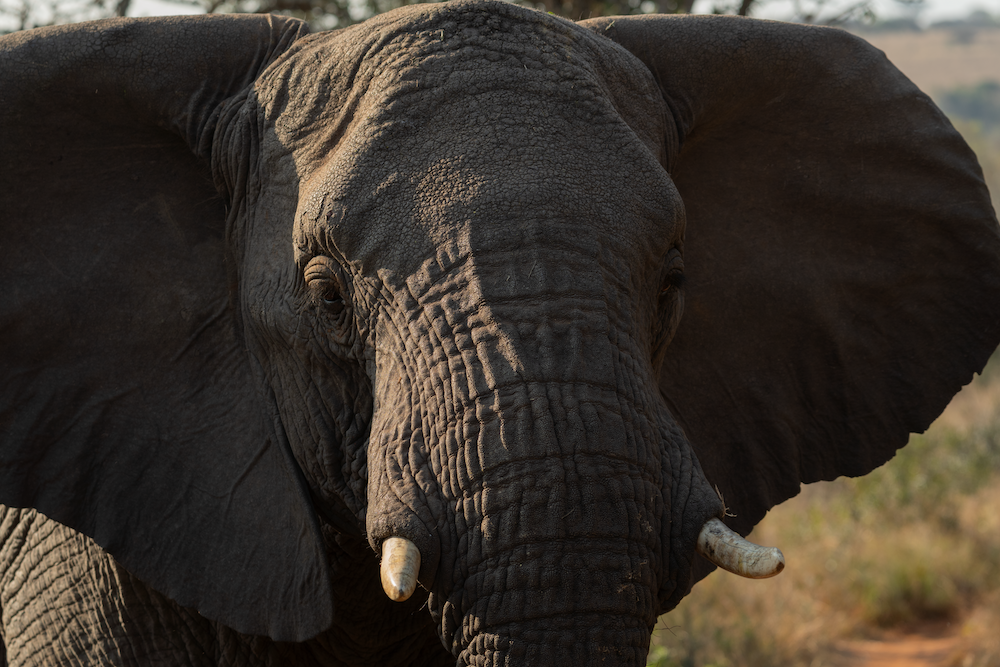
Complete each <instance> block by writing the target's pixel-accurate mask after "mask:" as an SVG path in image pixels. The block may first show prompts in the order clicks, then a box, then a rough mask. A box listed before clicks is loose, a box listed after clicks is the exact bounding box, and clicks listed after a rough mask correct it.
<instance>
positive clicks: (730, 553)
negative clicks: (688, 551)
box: [697, 518, 785, 579]
mask: <svg viewBox="0 0 1000 667" xmlns="http://www.w3.org/2000/svg"><path fill="white" fill-rule="evenodd" d="M697 550H698V553H700V554H701V555H702V556H704V557H705V558H707V559H708V560H710V561H712V562H713V563H715V564H716V565H718V566H719V567H721V568H722V569H723V570H728V571H729V572H732V573H733V574H738V575H740V576H741V577H747V578H748V579H767V578H768V577H773V576H774V575H776V574H778V573H779V572H781V571H782V570H784V569H785V557H784V556H782V555H781V550H780V549H776V548H775V547H761V546H758V545H756V544H754V543H753V542H748V541H746V540H744V539H743V538H742V537H740V536H739V534H738V533H736V532H734V531H733V530H731V529H730V528H729V527H728V526H726V524H724V523H722V522H721V521H719V520H718V519H715V518H712V519H709V520H708V521H706V522H705V526H704V527H703V528H702V529H701V533H700V534H699V535H698V546H697Z"/></svg>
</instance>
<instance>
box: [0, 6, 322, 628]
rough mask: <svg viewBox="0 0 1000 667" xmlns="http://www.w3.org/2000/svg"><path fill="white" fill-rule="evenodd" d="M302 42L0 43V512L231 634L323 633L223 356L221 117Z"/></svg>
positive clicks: (296, 28) (127, 25)
mask: <svg viewBox="0 0 1000 667" xmlns="http://www.w3.org/2000/svg"><path fill="white" fill-rule="evenodd" d="M306 32H307V29H306V27H305V25H304V24H303V23H301V22H299V21H295V20H291V19H282V18H277V17H270V16H245V17H188V18H170V19H140V20H130V19H116V20H109V21H96V22H92V23H86V24H80V25H75V26H67V27H56V28H45V29H39V30H32V31H28V32H23V33H15V34H12V35H8V36H5V37H3V38H2V39H0V276H2V278H0V279H2V286H3V287H2V289H3V291H2V293H0V350H2V352H0V354H2V357H3V363H2V366H0V502H2V503H4V504H7V505H12V506H20V507H28V506H30V507H35V508H37V509H38V510H40V511H41V512H43V513H45V514H47V515H48V516H50V517H52V518H53V519H56V520H57V521H60V522H61V523H64V524H66V525H68V526H70V527H72V528H75V529H76V530H79V531H81V532H83V533H85V534H86V535H89V536H90V537H92V538H93V539H94V540H95V541H96V542H97V543H98V544H99V545H101V546H102V547H104V548H105V549H106V550H107V551H108V552H110V553H111V554H112V555H113V556H114V557H115V558H116V559H118V560H119V561H120V562H121V563H122V564H123V565H124V566H125V567H127V568H128V569H129V570H130V571H132V572H133V573H134V574H136V575H137V576H139V577H140V578H142V579H143V580H144V581H146V582H147V583H149V584H150V585H152V586H153V587H154V588H156V589H158V590H160V591H162V592H163V593H165V594H167V595H169V596H170V597H172V598H173V599H174V600H176V601H177V602H179V603H181V604H182V605H185V606H190V607H194V608H195V609H197V610H198V611H199V612H201V613H202V614H203V615H205V616H206V617H209V618H212V619H216V620H219V621H221V622H223V623H225V624H227V625H229V626H231V627H233V628H235V629H237V630H239V631H242V632H247V633H253V634H261V635H270V636H271V637H273V638H276V639H282V640H302V639H306V638H308V637H311V636H314V635H316V634H317V633H319V632H321V631H323V630H324V629H325V628H327V627H328V626H329V625H330V623H331V620H332V613H333V612H332V603H331V595H330V578H329V572H328V567H329V566H328V564H327V561H326V556H325V551H324V548H323V544H322V537H321V535H320V532H319V526H318V522H317V519H316V517H315V514H314V512H313V510H312V507H311V505H310V503H309V500H308V496H307V491H306V488H305V486H304V482H303V480H302V478H301V473H300V472H299V471H298V468H297V467H296V465H295V463H294V461H293V459H292V458H291V454H290V452H289V451H288V449H287V444H286V443H285V442H284V440H283V433H282V430H281V428H280V426H278V424H277V418H276V416H275V410H274V408H273V407H272V403H273V401H270V400H268V399H267V397H266V396H264V389H263V387H264V386H265V385H264V384H263V383H262V382H261V381H260V378H259V377H258V375H259V374H260V370H259V369H258V368H256V367H255V366H254V362H253V361H252V359H251V357H250V356H249V355H248V354H247V352H246V350H245V347H244V345H243V342H242V341H241V338H240V333H239V328H238V323H237V316H236V311H235V308H234V302H235V300H234V299H233V295H232V293H231V292H232V290H233V289H234V287H235V286H234V284H233V279H232V276H233V275H234V271H233V270H232V267H229V269H227V266H226V259H225V257H226V251H225V248H226V246H225V235H226V230H225V217H226V210H225V207H226V202H224V201H223V199H222V198H221V197H220V196H219V194H218V192H217V191H216V189H215V187H214V185H213V179H212V173H211V170H210V167H209V157H210V155H209V154H210V151H211V144H212V136H213V133H214V131H215V126H216V122H217V119H218V118H219V115H220V109H222V108H223V107H224V106H225V105H226V104H227V100H233V99H239V94H240V92H241V91H246V90H248V88H249V87H250V86H251V85H252V84H253V82H254V80H255V79H256V78H257V77H258V75H259V74H260V73H261V71H262V70H263V69H264V68H266V67H267V66H268V65H269V64H270V63H271V62H273V61H274V60H275V59H276V58H278V57H279V56H281V55H282V53H285V52H287V50H288V49H289V48H290V47H292V45H293V43H294V42H295V41H296V40H297V39H298V38H299V37H301V36H302V35H303V34H305V33H306Z"/></svg>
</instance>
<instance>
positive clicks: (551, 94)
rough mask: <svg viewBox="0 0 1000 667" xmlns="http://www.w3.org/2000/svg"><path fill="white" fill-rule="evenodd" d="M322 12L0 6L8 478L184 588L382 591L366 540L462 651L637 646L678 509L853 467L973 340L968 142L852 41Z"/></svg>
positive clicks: (927, 396) (934, 398) (933, 399)
mask: <svg viewBox="0 0 1000 667" xmlns="http://www.w3.org/2000/svg"><path fill="white" fill-rule="evenodd" d="M307 33H308V31H307V29H306V27H305V25H304V24H302V23H300V22H297V21H294V20H290V19H282V18H278V17H260V16H254V17H249V16H243V17H197V18H171V19H149V20H113V21H104V22H95V23H89V24H82V25H79V26H71V27H62V28H46V29H41V30H36V31H31V32H28V33H24V34H15V35H11V36H8V37H5V38H3V40H0V47H2V51H0V57H2V63H3V64H2V68H0V72H2V74H0V100H2V105H0V106H2V111H0V114H2V115H3V122H2V128H0V133H2V143H0V145H2V146H3V147H4V148H3V149H2V151H3V160H2V163H0V170H2V178H0V183H2V185H0V188H2V197H3V199H2V208H0V210H2V211H3V213H2V216H3V218H2V220H3V223H2V224H3V232H2V233H3V236H2V237H0V239H2V240H0V244H2V246H0V247H2V260H0V262H2V263H0V272H2V276H3V284H4V293H3V295H2V296H0V337H2V338H0V340H2V341H3V354H4V359H5V361H4V366H3V381H2V382H0V387H2V388H0V437H2V441H0V502H3V503H6V504H9V505H12V506H20V507H35V508H38V509H39V510H40V511H42V512H45V513H46V514H48V515H49V516H51V517H52V518H54V519H56V520H58V521H60V522H63V523H65V524H66V525H68V526H71V527H73V528H75V529H77V530H79V531H81V532H83V533H85V534H87V535H89V536H91V537H92V538H93V539H94V540H95V541H96V542H97V543H98V544H100V545H101V546H102V547H103V548H104V549H106V550H107V551H108V552H109V553H111V554H112V555H113V556H114V557H115V558H116V559H118V560H119V561H120V562H121V563H122V564H123V565H124V566H126V567H127V568H128V569H129V570H131V571H132V572H133V573H134V574H135V575H137V576H138V577H139V578H141V579H142V580H144V581H145V582H147V583H148V584H149V585H150V586H152V587H153V588H155V589H157V590H160V591H162V592H163V593H165V594H167V595H168V596H170V597H172V598H173V599H175V600H176V601H178V602H179V603H181V604H183V605H187V606H190V607H194V608H196V609H197V610H198V611H199V612H201V613H202V614H203V615H205V616H207V617H209V618H212V619H215V620H218V621H220V622H222V623H224V624H226V625H229V626H231V627H233V628H236V629H237V630H239V631H241V632H248V633H253V634H262V635H270V636H271V637H273V638H275V639H280V640H293V641H302V640H306V639H308V638H310V637H313V636H315V635H317V634H318V633H321V632H323V631H325V630H326V629H327V628H329V627H330V626H331V625H336V624H338V623H342V622H344V619H346V618H348V617H350V616H351V615H354V614H357V613H358V611H357V609H358V608H365V607H367V608H381V607H380V606H379V605H385V606H389V607H392V606H393V605H396V604H397V603H394V602H389V601H388V600H387V599H385V598H382V599H380V600H371V599H358V600H354V601H352V602H351V604H344V603H343V602H342V597H337V596H336V595H335V593H336V587H337V584H336V582H338V581H343V580H345V578H346V577H349V576H352V575H351V572H349V571H347V570H345V568H347V567H348V565H346V564H345V563H347V559H345V558H343V557H342V549H343V545H344V544H345V543H346V541H350V540H357V541H360V540H366V541H367V543H368V545H369V546H370V547H371V550H372V552H373V557H372V558H370V559H369V560H370V562H371V567H372V568H376V567H378V565H377V561H376V558H375V557H374V555H381V556H384V557H383V572H384V575H385V577H386V580H387V590H388V592H389V593H390V594H391V595H392V596H393V597H395V598H398V599H406V598H409V601H408V602H406V603H405V604H406V605H410V607H407V609H410V610H411V611H412V613H414V614H416V613H419V614H426V613H428V612H429V614H430V617H431V618H432V619H433V624H434V625H435V626H436V628H437V634H438V636H439V638H440V640H441V641H442V643H443V645H444V647H445V648H446V649H447V650H449V651H450V652H451V653H452V654H453V655H454V656H455V658H456V659H457V660H458V661H459V664H481V665H498V664H525V665H528V664H543V663H544V662H550V663H558V664H569V663H570V661H573V662H574V663H579V664H598V663H599V664H621V665H641V664H644V657H645V654H646V650H647V648H648V643H649V637H650V632H651V630H652V627H653V625H654V624H655V622H656V618H657V615H658V614H661V613H663V612H665V611H667V610H669V609H670V608H672V607H673V606H674V605H675V604H676V603H677V602H678V601H679V600H680V599H681V598H682V597H683V596H684V595H686V594H687V592H688V591H689V590H690V588H691V586H692V585H693V584H694V582H695V581H697V580H698V579H699V578H701V577H703V576H705V575H706V574H707V573H708V572H709V571H710V570H711V569H712V564H711V563H710V562H709V561H708V560H706V559H703V558H701V557H699V556H697V555H696V550H697V548H698V547H697V543H698V541H699V535H702V538H703V539H710V533H713V532H718V531H719V530H720V529H719V526H720V525H721V523H720V522H719V519H724V520H725V522H726V523H728V524H729V525H730V526H731V527H732V528H733V529H735V531H737V532H738V533H741V534H746V533H747V532H749V530H750V529H751V528H752V527H753V525H754V524H755V523H756V522H757V521H759V520H760V519H761V518H762V517H763V515H764V513H765V512H766V511H767V510H768V509H769V508H770V507H771V506H773V505H775V504H777V503H779V502H781V501H782V500H784V499H786V498H788V497H790V496H793V495H795V494H796V493H797V492H798V489H799V487H800V484H802V483H804V482H812V481H816V480H821V479H832V478H834V477H837V476H839V475H861V474H864V473H866V472H868V471H869V470H871V469H872V468H874V467H876V466H878V465H880V464H881V463H883V462H884V461H886V460H887V459H888V458H890V457H891V456H892V454H893V452H894V451H895V450H896V449H897V448H898V447H900V446H902V445H903V444H905V442H906V439H907V436H908V434H909V433H910V432H911V431H921V430H923V429H924V428H926V427H927V426H928V425H929V424H930V422H931V420H932V419H933V418H934V417H935V416H936V415H937V414H938V413H939V412H940V411H941V410H942V409H943V407H944V406H945V404H946V403H947V401H948V399H949V398H950V397H951V396H952V395H953V394H954V393H955V392H956V391H957V390H958V389H959V388H960V387H961V386H962V385H963V384H965V383H966V382H968V381H969V380H970V379H971V377H972V374H973V372H975V371H977V370H980V369H981V368H982V366H983V364H984V363H985V361H986V359H987V357H988V356H989V354H990V353H991V351H992V350H993V348H994V347H995V346H996V345H997V343H998V341H1000V310H998V307H997V304H998V303H1000V262H998V260H1000V235H998V231H1000V230H998V227H997V222H996V219H995V217H994V214H993V211H992V208H991V206H990V201H989V195H988V193H987V191H986V188H985V186H984V184H983V180H982V176H981V173H980V171H979V168H978V165H977V164H976V161H975V157H974V156H973V155H972V153H971V152H970V151H969V149H968V148H967V147H966V146H965V144H964V142H963V141H962V140H961V138H960V137H959V136H958V135H957V133H956V132H955V131H954V130H953V129H952V128H951V126H950V124H949V123H948V121H947V120H946V119H945V118H944V117H943V116H942V114H941V113H940V112H939V111H938V110H937V109H936V107H934V105H933V104H932V103H931V102H930V101H929V100H928V98H927V97H926V96H924V95H923V94H922V93H920V92H919V91H918V90H917V89H916V88H915V87H914V86H913V85H912V84H911V83H910V82H909V81H908V80H907V79H906V78H905V77H903V76H902V75H901V74H900V73H899V72H898V71H896V70H895V69H894V68H893V67H892V66H891V65H890V64H889V63H888V61H886V59H885V57H884V56H883V55H882V54H881V53H880V52H878V51H876V50H874V49H872V48H871V47H870V46H868V45H867V44H865V43H864V42H863V41H861V40H859V39H857V38H855V37H852V36H850V35H848V34H847V33H844V32H840V31H837V30H832V29H822V28H813V27H803V26H794V25H784V24H778V23H770V22H759V21H752V20H742V19H737V18H730V17H684V18H669V17H662V16H658V17H653V16H650V17H645V18H621V17H619V18H614V19H599V20H591V21H583V22H581V23H572V22H568V21H565V20H562V19H559V18H556V17H552V16H549V15H546V14H544V13H541V12H535V11H532V10H527V9H524V8H521V7H517V6H514V5H510V4H506V3H502V2H494V1H491V0H485V1H466V0H459V1H457V2H452V3H447V4H442V5H423V6H413V7H407V8H404V9H401V10H398V11H394V12H391V13H389V14H386V15H383V16H380V17H377V18H375V19H372V20H370V21H368V22H366V23H364V24H361V25H358V26H355V27H352V28H348V29H345V30H340V31H335V32H331V33H320V34H315V35H310V34H307ZM723 497H724V498H725V503H726V505H727V506H728V507H729V508H730V509H731V510H732V513H734V514H735V516H730V515H727V514H726V513H725V509H724V506H723V501H722V498H723ZM706 526H708V527H707V528H706ZM725 539H732V536H729V537H728V538H725ZM396 547H398V551H393V550H394V549H395V548H396ZM724 550H725V548H724V545H722V544H721V543H705V544H703V546H702V548H701V551H702V553H704V554H706V555H707V556H710V557H713V558H715V559H716V561H718V560H719V556H718V553H719V552H721V551H724ZM390 552H393V553H401V554H402V556H400V560H399V561H397V560H396V556H394V555H392V553H390ZM713 554H715V555H713ZM418 556H419V559H418V558H417V557H418ZM757 557H759V559H763V561H768V559H771V560H770V561H768V562H764V563H763V565H762V566H761V567H762V568H763V569H762V570H758V571H757V572H756V573H757V574H770V573H773V572H774V571H775V570H776V569H777V568H778V567H780V563H778V562H777V561H775V560H773V559H775V558H777V556H776V555H775V554H773V553H770V552H768V553H764V554H763V555H760V554H758V556H755V558H757ZM397 562H399V563H403V564H402V565H395V564H392V563H397ZM736 569H738V568H736ZM751 570H752V568H751ZM750 573H751V574H753V573H754V572H750ZM418 583H419V588H416V592H414V588H415V587H416V586H417V584H418ZM411 596H412V597H411ZM335 600H336V601H337V602H336V603H335ZM424 604H426V606H427V611H423V610H421V607H422V605H424ZM408 613H409V612H408ZM380 630H381V629H380V628H379V627H373V628H372V630H371V631H372V633H375V632H378V631H380Z"/></svg>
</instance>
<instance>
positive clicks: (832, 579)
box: [649, 359, 1000, 667]
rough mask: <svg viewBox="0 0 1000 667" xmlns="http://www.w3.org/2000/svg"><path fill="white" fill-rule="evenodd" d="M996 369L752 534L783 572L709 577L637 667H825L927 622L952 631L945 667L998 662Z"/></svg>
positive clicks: (999, 383) (667, 621) (999, 385)
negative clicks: (886, 450) (884, 456)
mask: <svg viewBox="0 0 1000 667" xmlns="http://www.w3.org/2000/svg"><path fill="white" fill-rule="evenodd" d="M998 371H1000V359H995V360H994V362H992V363H991V365H990V367H988V370H987V372H986V373H984V375H983V377H980V378H978V379H977V380H976V382H974V383H973V385H970V387H967V388H966V390H965V392H963V393H964V394H967V395H963V396H961V397H960V398H959V399H957V400H956V402H955V403H954V404H953V405H952V406H951V407H949V410H948V411H947V412H946V413H945V415H944V416H943V417H942V419H940V420H939V421H938V422H935V424H934V425H933V426H932V427H931V429H930V430H929V431H928V433H927V434H925V435H922V436H914V437H913V438H912V439H911V443H910V445H909V446H908V447H906V448H904V449H903V450H902V451H901V453H900V454H899V455H898V456H897V457H896V458H895V459H893V461H891V462H890V463H888V464H886V465H885V466H883V467H882V468H880V469H879V470H877V471H875V472H874V473H872V474H871V475H869V476H867V477H863V478H860V479H840V480H837V481H835V482H826V483H821V484H815V485H811V486H809V487H807V488H805V489H804V490H803V493H801V494H800V495H799V496H798V497H796V498H793V499H792V500H790V501H789V502H787V503H785V504H784V505H782V506H780V507H778V508H776V509H774V510H773V511H772V512H771V513H770V514H769V515H768V516H767V517H766V518H765V519H764V521H762V522H761V524H760V525H759V526H758V527H757V528H756V530H754V533H753V536H752V537H753V539H754V540H755V541H757V542H759V543H762V544H775V545H778V546H780V547H781V548H782V550H783V551H784V553H785V557H786V559H787V562H788V567H787V568H786V569H785V571H784V572H783V573H782V574H781V575H780V576H778V577H776V578H775V579H769V580H764V581H748V580H743V579H738V578H736V577H733V576H731V575H728V574H726V573H724V572H716V573H714V574H713V575H711V576H710V577H708V579H706V580H705V581H704V582H702V583H700V584H698V585H697V586H696V587H695V590H694V591H693V592H692V594H691V595H690V596H688V597H687V598H686V599H685V600H684V601H683V602H682V603H681V605H680V606H679V607H678V608H677V609H676V610H674V611H673V612H671V613H670V614H667V615H666V616H664V617H663V618H661V622H660V626H659V628H658V630H657V632H656V633H655V634H654V638H653V644H654V648H653V650H652V651H651V653H650V661H649V664H650V665H655V666H656V667H681V666H683V667H689V666H690V667H694V666H695V665H697V666H700V667H756V666H758V665H760V666H763V665H779V664H780V665H809V666H810V667H821V666H823V665H836V664H840V663H839V662H838V660H840V659H841V658H842V654H841V653H838V652H837V651H836V650H833V649H834V645H835V644H837V642H839V641H841V640H844V639H847V638H859V637H869V636H876V635H878V634H880V633H882V632H884V631H885V630H887V629H900V628H907V627H914V626H918V625H920V624H922V623H927V622H932V621H938V622H950V623H951V624H952V626H953V627H955V628H961V630H960V632H961V634H962V635H963V637H964V638H965V641H963V644H962V645H963V649H962V654H961V656H960V658H961V660H959V661H958V662H957V663H956V664H960V665H962V666H963V667H978V666H979V665H996V664H1000V639H998V638H997V631H996V629H997V627H1000V610H998V608H1000V604H998V603H1000V514H998V513H997V512H996V508H997V507H1000V411H997V409H996V408H997V407H998V406H1000V377H997V376H998V375H1000V373H998ZM980 394H982V396H986V397H992V399H996V400H995V402H993V408H994V409H993V410H992V411H991V410H987V409H985V408H984V407H983V406H984V405H985V402H986V401H987V398H982V397H981V396H979V395H980ZM992 399H990V400H992ZM968 406H976V407H975V408H974V409H970V408H969V407H968ZM956 659H957V658H956Z"/></svg>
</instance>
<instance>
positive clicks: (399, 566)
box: [379, 537, 420, 602]
mask: <svg viewBox="0 0 1000 667" xmlns="http://www.w3.org/2000/svg"><path fill="white" fill-rule="evenodd" d="M379 571H380V574H381V575H382V590H384V591H385V594H386V595H388V596H389V599H390V600H392V601H393V602H403V601H405V600H408V599H409V598H410V596H411V595H413V591H414V590H416V588H417V573H418V572H420V550H419V549H417V545H416V544H414V543H413V542H411V541H409V540H407V539H405V538H402V537H390V538H388V539H387V540H386V541H385V542H383V543H382V566H381V568H380V570H379Z"/></svg>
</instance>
